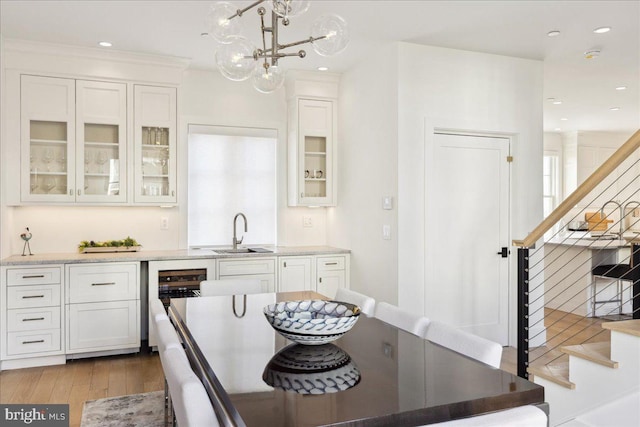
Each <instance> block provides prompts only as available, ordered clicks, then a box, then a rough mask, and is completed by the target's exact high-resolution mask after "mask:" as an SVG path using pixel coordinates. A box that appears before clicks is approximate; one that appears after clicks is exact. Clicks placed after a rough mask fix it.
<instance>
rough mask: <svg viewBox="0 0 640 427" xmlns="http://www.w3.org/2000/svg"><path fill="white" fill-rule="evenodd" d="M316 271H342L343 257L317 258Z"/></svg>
mask: <svg viewBox="0 0 640 427" xmlns="http://www.w3.org/2000/svg"><path fill="white" fill-rule="evenodd" d="M317 269H318V271H329V270H344V257H343V256H332V257H318V260H317Z"/></svg>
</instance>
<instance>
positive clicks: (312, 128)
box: [289, 98, 337, 206]
mask: <svg viewBox="0 0 640 427" xmlns="http://www.w3.org/2000/svg"><path fill="white" fill-rule="evenodd" d="M336 122H337V120H336V106H335V103H334V101H333V100H321V99H305V98H296V99H294V100H292V101H291V102H290V106H289V130H290V132H289V205H290V206H335V205H336V176H335V171H336V169H337V167H336V157H335V153H336V124H337V123H336Z"/></svg>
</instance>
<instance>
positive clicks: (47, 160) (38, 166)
mask: <svg viewBox="0 0 640 427" xmlns="http://www.w3.org/2000/svg"><path fill="white" fill-rule="evenodd" d="M29 136H30V137H29V143H28V149H29V188H28V192H29V195H31V196H33V197H34V198H35V197H42V198H45V197H47V198H58V199H66V198H67V196H69V197H72V196H73V189H71V188H70V187H69V182H68V175H67V174H68V171H69V168H70V167H71V165H70V164H69V151H70V150H69V144H68V133H67V123H66V122H52V121H44V120H31V121H30V122H29Z"/></svg>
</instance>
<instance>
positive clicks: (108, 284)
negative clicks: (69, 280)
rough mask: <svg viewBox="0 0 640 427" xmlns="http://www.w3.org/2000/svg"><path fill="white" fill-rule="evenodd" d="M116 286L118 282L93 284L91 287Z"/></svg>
mask: <svg viewBox="0 0 640 427" xmlns="http://www.w3.org/2000/svg"><path fill="white" fill-rule="evenodd" d="M115 284H116V282H104V283H92V284H91V286H110V285H115Z"/></svg>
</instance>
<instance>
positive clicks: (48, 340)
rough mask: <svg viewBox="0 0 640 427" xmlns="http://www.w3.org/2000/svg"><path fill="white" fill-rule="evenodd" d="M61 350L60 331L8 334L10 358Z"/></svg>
mask: <svg viewBox="0 0 640 427" xmlns="http://www.w3.org/2000/svg"><path fill="white" fill-rule="evenodd" d="M61 350H62V345H61V342H60V329H50V330H46V331H31V332H9V333H8V334H7V355H9V356H14V355H17V354H28V353H44V352H50V351H61Z"/></svg>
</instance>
